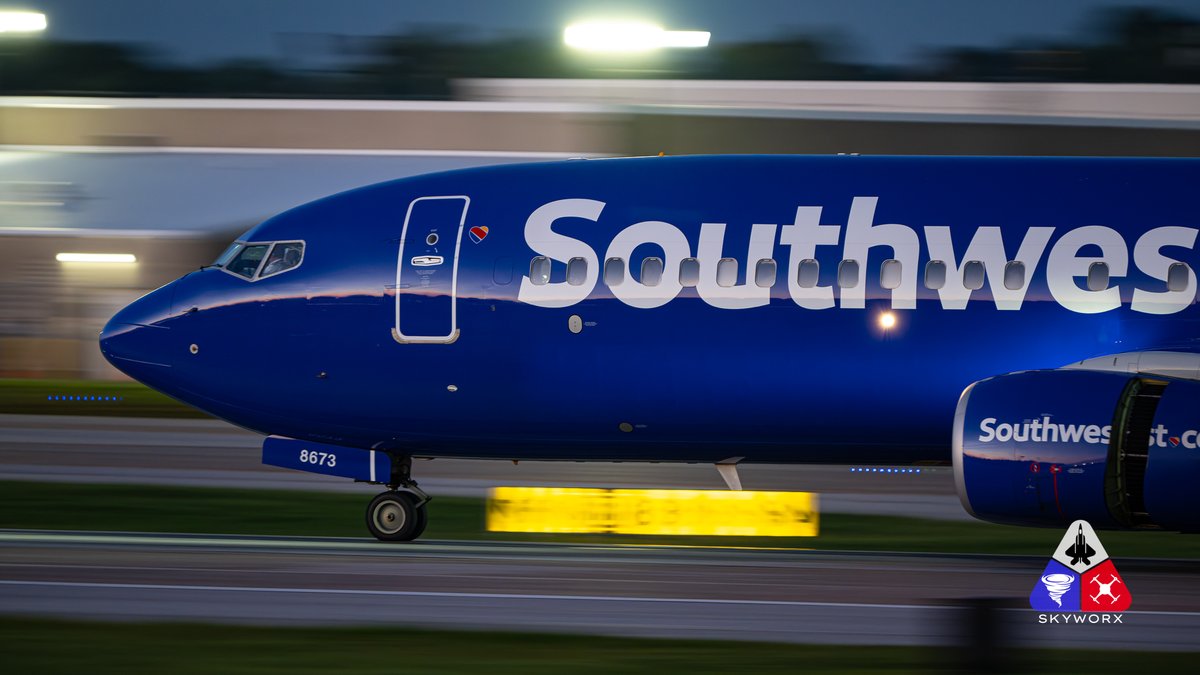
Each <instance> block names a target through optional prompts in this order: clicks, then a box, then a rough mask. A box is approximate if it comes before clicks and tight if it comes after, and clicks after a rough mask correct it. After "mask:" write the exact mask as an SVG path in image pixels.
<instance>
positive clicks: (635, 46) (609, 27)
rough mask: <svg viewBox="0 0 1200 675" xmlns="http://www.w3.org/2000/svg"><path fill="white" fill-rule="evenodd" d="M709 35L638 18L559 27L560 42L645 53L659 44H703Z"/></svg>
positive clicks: (660, 46) (579, 47) (692, 46)
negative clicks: (667, 28)
mask: <svg viewBox="0 0 1200 675" xmlns="http://www.w3.org/2000/svg"><path fill="white" fill-rule="evenodd" d="M710 36H711V34H710V33H709V32H708V31H702V30H664V29H663V28H662V26H656V25H654V24H652V23H646V22H642V21H585V22H581V23H574V24H571V25H569V26H567V27H566V29H565V30H563V42H564V43H565V44H566V45H567V46H568V47H572V48H574V49H582V50H586V51H593V52H645V51H650V50H653V49H661V48H663V47H684V48H698V47H707V46H708V40H709V37H710Z"/></svg>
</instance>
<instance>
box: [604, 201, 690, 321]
mask: <svg viewBox="0 0 1200 675" xmlns="http://www.w3.org/2000/svg"><path fill="white" fill-rule="evenodd" d="M643 244H654V245H656V246H658V247H659V248H661V249H662V250H663V275H662V280H661V281H659V283H658V285H657V286H647V285H645V284H643V283H642V282H641V281H640V280H635V279H634V278H633V270H632V269H630V270H629V275H628V276H627V277H626V279H625V282H624V283H621V284H617V285H616V286H613V287H611V288H610V290H611V291H612V294H613V295H615V296H616V297H617V299H618V300H620V301H621V302H623V303H625V304H627V305H629V306H630V307H637V308H639V309H653V308H655V307H662V306H663V305H665V304H667V303H668V302H670V301H671V300H673V299H675V296H677V295H679V291H681V290H683V286H682V285H680V283H679V263H680V262H682V261H683V259H684V258H688V257H690V256H691V255H692V247H691V246H690V245H688V240H687V237H685V236H683V233H682V232H680V231H679V229H678V228H676V227H675V226H674V225H671V224H670V223H664V222H662V221H658V220H647V221H644V222H641V223H636V224H634V225H630V226H629V227H627V228H625V229H624V230H621V231H620V232H619V233H618V234H617V236H615V237H613V240H612V243H611V244H609V245H608V253H606V254H605V255H604V259H605V260H608V259H609V258H621V259H622V260H625V261H626V262H627V263H631V262H632V260H633V250H634V249H635V248H637V247H639V246H642V245H643Z"/></svg>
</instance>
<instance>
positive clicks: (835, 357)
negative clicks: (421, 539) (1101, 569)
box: [100, 156, 1200, 540]
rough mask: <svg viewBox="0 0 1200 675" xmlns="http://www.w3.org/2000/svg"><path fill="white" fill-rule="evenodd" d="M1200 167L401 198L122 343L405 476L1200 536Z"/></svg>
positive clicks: (664, 172)
mask: <svg viewBox="0 0 1200 675" xmlns="http://www.w3.org/2000/svg"><path fill="white" fill-rule="evenodd" d="M1197 186H1200V160H1195V159H1098V158H963V157H857V156H828V157H818V156H811V157H809V156H711V157H704V156H696V157H646V158H622V159H591V160H567V161H561V162H549V163H537V164H522V165H509V166H497V167H484V168H474V169H463V170H456V171H448V172H444V173H436V174H429V175H423V176H417V177H413V178H406V179H402V180H396V181H391V182H386V183H381V184H377V185H371V186H367V187H363V188H359V189H356V190H351V191H349V192H344V193H341V194H338V195H334V196H331V197H328V198H325V199H320V200H317V201H314V202H312V203H309V204H305V205H303V206H299V207H297V208H294V209H292V210H290V211H287V212H285V213H283V214H280V215H278V216H275V217H273V218H271V219H269V220H267V221H265V222H263V223H261V224H260V225H258V226H256V227H254V228H252V229H251V230H250V231H249V232H247V233H246V234H245V235H243V236H242V237H241V238H240V239H238V240H237V241H236V242H235V243H234V244H233V245H231V246H230V247H229V249H228V250H227V251H225V252H224V253H223V254H222V255H221V256H220V258H219V259H218V260H217V261H216V262H215V263H214V264H212V265H209V266H207V267H204V268H202V269H200V270H198V271H194V272H191V273H189V274H187V275H185V276H184V277H182V278H180V279H178V280H176V281H173V282H171V283H170V284H167V285H166V286H164V287H162V288H159V289H158V290H155V291H153V292H151V293H149V294H147V295H146V296H144V297H142V298H140V299H138V300H137V301H135V302H134V303H132V304H131V305H129V306H128V307H126V308H124V309H122V310H121V311H120V312H119V313H118V314H117V315H116V316H114V317H113V318H112V320H111V321H110V322H109V323H108V325H107V326H106V327H105V328H104V331H103V332H102V333H101V336H100V346H101V349H102V351H103V353H104V355H105V356H106V357H107V358H108V360H109V361H110V362H111V363H112V364H113V365H114V366H116V367H117V368H119V369H120V370H122V371H124V372H125V373H127V374H128V375H129V376H131V377H133V378H134V379H137V380H139V381H141V382H144V383H145V384H147V385H149V386H150V387H153V388H154V389H157V390H159V391H161V392H163V393H165V394H167V395H169V396H172V397H174V398H176V399H178V400H180V401H183V402H185V403H187V404H189V405H192V406H195V407H196V408H199V409H201V410H203V411H205V412H208V413H210V414H212V415H215V416H217V417H219V418H222V419H225V420H228V421H229V422H231V423H233V424H236V425H239V426H242V427H245V428H247V429H251V430H254V431H256V432H259V433H262V434H264V435H267V436H268V437H267V438H266V440H265V441H264V446H263V461H264V462H265V463H267V464H271V465H276V466H284V467H289V468H295V469H301V470H306V471H313V472H316V473H323V474H329V475H336V476H343V477H347V478H353V479H355V480H359V481H364V482H369V483H374V484H381V485H386V486H387V488H388V490H387V491H386V492H384V493H382V494H380V495H379V496H378V497H376V498H375V499H374V500H373V501H372V502H371V503H370V505H369V507H368V509H367V524H368V528H369V530H370V531H371V533H372V534H374V535H375V536H376V537H378V538H380V539H384V540H410V539H413V538H415V537H417V536H418V535H419V534H420V533H421V531H422V530H423V529H424V527H425V523H426V522H427V515H426V503H427V501H428V496H427V495H426V494H425V493H424V492H422V491H421V489H420V488H419V487H418V486H417V484H416V482H415V481H414V480H413V478H412V475H411V460H412V459H413V458H429V457H468V458H486V459H504V460H521V459H527V460H585V461H586V460H592V461H615V460H621V461H660V462H705V463H712V464H716V465H718V468H720V469H721V470H722V475H723V476H724V477H725V478H726V481H727V482H728V483H729V485H730V487H731V488H735V489H736V488H737V487H738V486H739V481H738V480H737V474H736V465H737V464H738V463H739V462H767V463H839V464H849V463H855V464H887V465H913V464H943V465H944V464H952V465H953V469H954V472H955V478H956V483H957V486H958V491H959V495H960V497H961V499H962V503H963V505H964V507H965V508H966V509H967V510H968V511H969V512H970V513H972V514H974V515H975V516H977V517H979V518H981V519H986V520H991V521H996V522H1007V523H1018V524H1025V525H1033V526H1055V527H1059V526H1061V525H1062V524H1063V523H1068V522H1070V521H1072V520H1075V519H1078V518H1083V519H1087V520H1089V521H1090V522H1091V523H1093V525H1095V526H1096V527H1108V528H1162V529H1173V530H1181V531H1194V530H1196V529H1197V528H1200V512H1198V510H1197V509H1196V507H1195V501H1194V500H1193V499H1192V497H1191V491H1192V490H1193V489H1194V486H1195V485H1197V484H1198V483H1200V437H1198V433H1200V432H1198V430H1200V340H1198V338H1200V312H1198V311H1197V309H1196V292H1197V282H1196V273H1195V271H1194V270H1195V269H1196V267H1197V264H1198V263H1200V255H1198V252H1197V250H1196V247H1195V244H1196V237H1197V232H1198V231H1200V208H1198V207H1197V198H1196V196H1195V195H1196V189H1197Z"/></svg>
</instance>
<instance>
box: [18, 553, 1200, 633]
mask: <svg viewBox="0 0 1200 675" xmlns="http://www.w3.org/2000/svg"><path fill="white" fill-rule="evenodd" d="M1044 563H1045V561H1044V560H1042V559H1040V558H1029V557H1014V556H951V555H936V554H934V555H928V554H875V553H839V552H817V551H797V550H763V549H709V548H677V547H647V546H594V545H586V546H585V545H565V544H526V543H505V544H496V543H474V542H455V541H428V542H426V541H423V542H417V543H414V544H408V545H389V544H381V543H378V542H374V541H367V540H358V539H325V538H284V537H229V536H206V535H151V534H120V533H57V532H36V531H20V530H7V531H0V613H2V614H5V615H40V616H58V617H68V618H99V619H115V620H181V621H182V620H186V621H206V622H222V623H247V624H265V625H294V624H304V625H350V624H363V625H398V626H424V627H431V628H462V629H500V630H515V631H551V632H568V633H584V634H603V635H627V636H644V637H651V636H654V637H687V638H710V639H715V638H720V639H736V640H766V641H777V642H796V643H827V644H828V643H832V644H890V645H944V644H950V643H954V642H955V641H956V640H958V639H959V635H960V633H961V631H962V626H963V625H964V623H965V616H964V614H963V610H961V609H960V608H958V606H957V603H960V602H961V601H962V600H964V599H967V598H980V597H992V598H1002V599H1005V600H1008V601H1011V602H1012V606H1013V607H1014V609H1008V610H1003V611H1002V616H1003V619H1002V626H1003V629H1004V632H1008V633H1010V634H1011V635H1012V636H1013V637H1014V639H1015V640H1017V641H1018V642H1019V643H1020V644H1023V645H1027V646H1039V647H1070V648H1086V649H1140V650H1196V649H1197V644H1196V642H1195V636H1196V635H1197V634H1198V631H1200V613H1198V612H1196V611H1194V610H1195V608H1196V607H1200V584H1198V583H1197V577H1196V573H1195V564H1194V563H1193V562H1190V561H1189V562H1173V561H1151V560H1138V559H1124V560H1122V561H1120V569H1121V573H1122V575H1123V576H1124V578H1125V580H1126V582H1127V584H1128V585H1129V588H1131V589H1133V592H1134V594H1135V602H1134V606H1135V607H1136V608H1137V611H1132V612H1125V613H1124V614H1123V618H1122V623H1121V624H1120V625H1113V624H1109V625H1103V624H1100V625H1039V624H1038V623H1037V616H1038V615H1037V613H1035V612H1033V611H1031V610H1027V609H1017V608H1018V607H1020V606H1021V605H1022V603H1023V601H1024V598H1025V597H1027V595H1028V593H1029V591H1030V589H1031V588H1032V585H1033V584H1034V583H1036V582H1037V578H1038V575H1039V574H1040V573H1041V571H1042V567H1043V566H1044Z"/></svg>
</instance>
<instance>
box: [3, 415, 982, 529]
mask: <svg viewBox="0 0 1200 675" xmlns="http://www.w3.org/2000/svg"><path fill="white" fill-rule="evenodd" d="M261 448H262V437H261V436H259V435H257V434H254V433H251V432H248V431H245V430H243V429H239V428H237V427H234V426H232V425H229V424H226V423H224V422H220V421H214V420H176V419H137V418H119V417H70V416H58V415H0V480H36V481H70V482H84V483H135V484H138V483H140V484H155V485H186V486H210V487H240V488H251V489H269V488H291V489H300V490H321V491H355V492H360V493H363V494H364V495H366V494H370V492H371V489H372V488H369V487H366V486H363V485H356V484H354V483H353V482H352V481H349V480H343V479H338V478H332V477H325V476H317V475H312V474H307V473H302V472H297V471H288V470H286V469H277V468H274V467H268V466H263V465H262V464H261V463H260V458H261ZM738 469H739V473H740V474H741V478H742V483H743V485H744V487H745V488H746V489H749V490H802V491H813V492H819V493H821V509H822V511H825V512H827V513H879V514H888V515H905V516H913V517H919V518H939V519H948V520H970V516H968V515H967V514H966V513H965V512H964V511H963V509H962V506H961V505H960V504H959V501H958V497H957V496H956V495H955V492H954V481H953V476H952V475H951V473H950V470H949V468H925V469H922V472H921V473H920V474H861V473H851V472H850V470H849V469H850V467H845V466H804V465H753V464H746V465H742V466H740V467H739V468H738ZM413 475H414V477H415V478H416V479H417V480H418V481H419V482H420V483H421V487H422V488H424V489H425V490H427V491H428V492H430V493H431V494H433V495H447V496H473V497H482V496H484V495H485V494H486V492H487V489H488V488H489V487H493V486H498V485H555V486H580V487H663V488H723V487H724V483H723V482H722V481H721V478H720V476H719V475H718V474H717V471H716V470H715V469H714V468H713V467H712V466H710V465H707V464H650V463H639V462H626V463H594V462H589V463H582V462H521V463H520V464H517V465H514V464H513V463H512V462H506V461H477V460H452V459H437V460H432V461H418V462H416V463H415V464H414V466H413Z"/></svg>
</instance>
